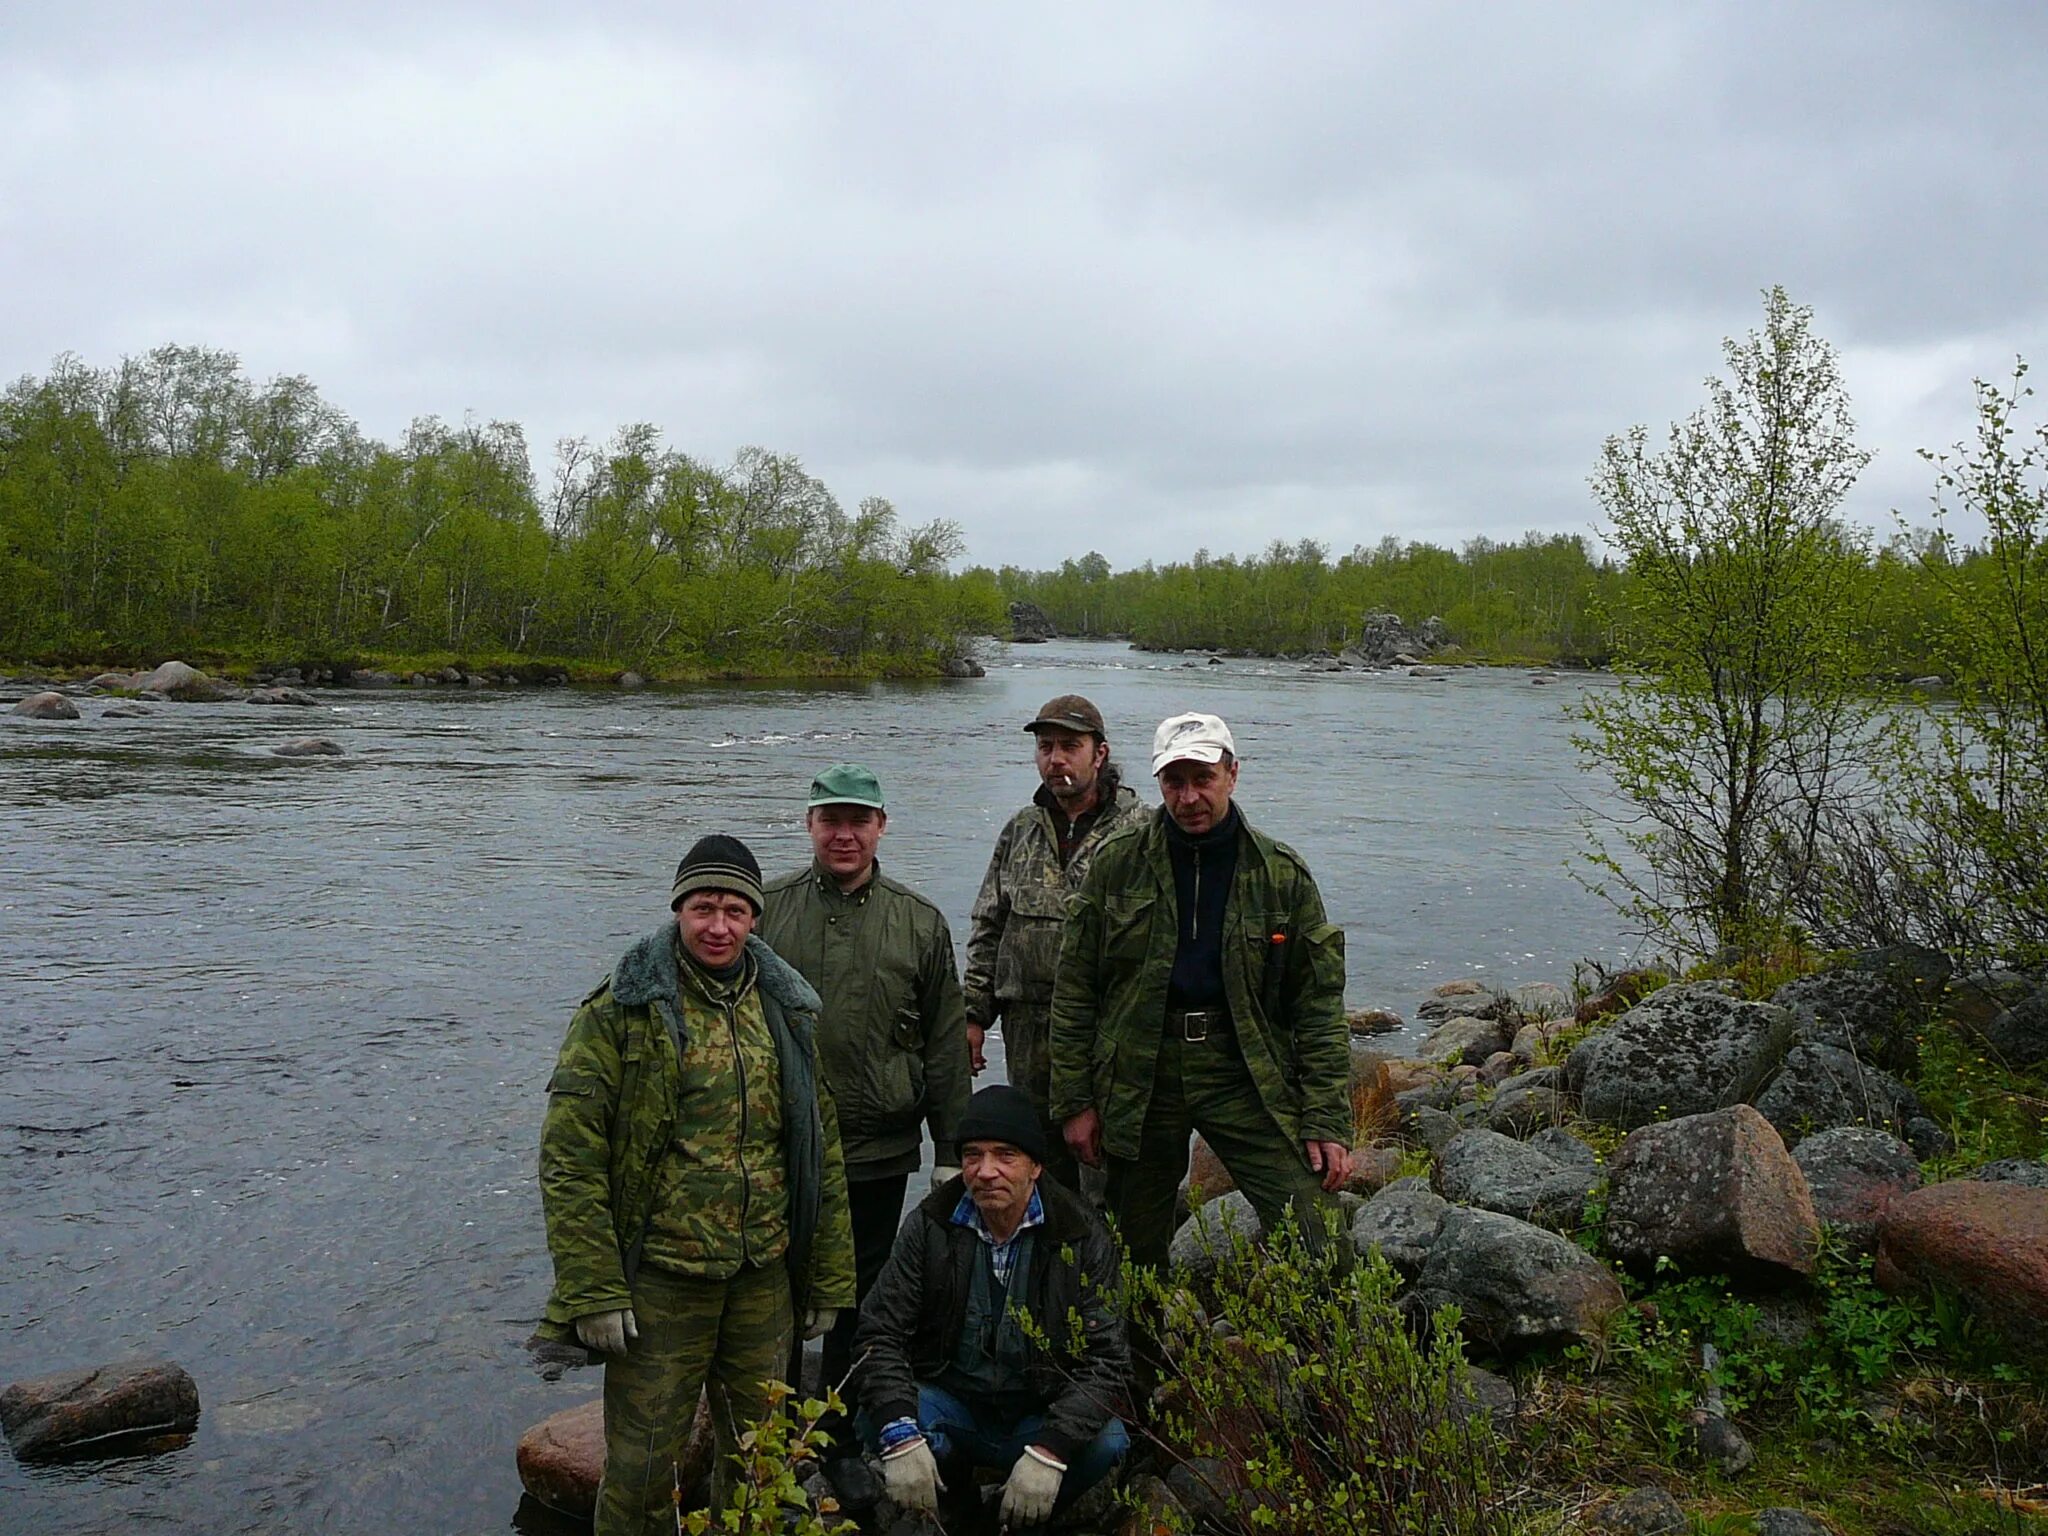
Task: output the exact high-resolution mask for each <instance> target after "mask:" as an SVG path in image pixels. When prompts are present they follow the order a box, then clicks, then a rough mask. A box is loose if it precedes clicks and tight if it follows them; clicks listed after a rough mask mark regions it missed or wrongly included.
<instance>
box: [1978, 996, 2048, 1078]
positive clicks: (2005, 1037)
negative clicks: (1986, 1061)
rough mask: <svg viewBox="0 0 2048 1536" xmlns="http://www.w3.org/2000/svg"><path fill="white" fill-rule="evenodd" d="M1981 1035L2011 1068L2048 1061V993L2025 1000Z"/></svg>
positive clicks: (1987, 1025)
mask: <svg viewBox="0 0 2048 1536" xmlns="http://www.w3.org/2000/svg"><path fill="white" fill-rule="evenodd" d="M1978 1033H1979V1035H1980V1036H1981V1038H1982V1039H1983V1041H1984V1044H1985V1045H1986V1046H1988V1047H1989V1048H1990V1049H1991V1050H1992V1051H1994V1052H1996V1053H1997V1055H1998V1057H1999V1059H2000V1060H2002V1061H2004V1062H2005V1064H2006V1065H2007V1066H2012V1067H2031V1066H2035V1065H2037V1064H2039V1063H2040V1062H2043V1061H2048V990H2042V991H2037V992H2033V993H2031V994H2029V995H2028V996H2026V997H2023V998H2021V999H2020V1000H2019V1001H2018V1002H2016V1003H2014V1004H2013V1005H2012V1006H2011V1007H2010V1008H2008V1009H2006V1010H2005V1011H2004V1012H2003V1013H2001V1014H1999V1015H1997V1016H1996V1017H1995V1018H1993V1019H1992V1020H1991V1022H1990V1023H1989V1024H1986V1025H1985V1026H1984V1027H1983V1029H1981V1030H1980V1031H1978Z"/></svg>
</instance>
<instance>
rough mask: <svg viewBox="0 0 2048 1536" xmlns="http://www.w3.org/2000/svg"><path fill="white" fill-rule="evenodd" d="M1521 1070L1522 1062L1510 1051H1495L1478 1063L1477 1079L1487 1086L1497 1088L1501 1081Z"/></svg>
mask: <svg viewBox="0 0 2048 1536" xmlns="http://www.w3.org/2000/svg"><path fill="white" fill-rule="evenodd" d="M1521 1070H1522V1064H1521V1063H1520V1062H1519V1061H1517V1060H1515V1056H1514V1052H1512V1051H1495V1052H1494V1053H1493V1054H1492V1055H1491V1056H1489V1057H1487V1058H1486V1060H1485V1061H1483V1062H1481V1063H1480V1064H1479V1081H1480V1083H1481V1084H1482V1085H1483V1086H1485V1087H1488V1088H1498V1087H1499V1086H1500V1085H1501V1084H1502V1083H1504V1082H1506V1081H1507V1080H1508V1079H1509V1078H1511V1077H1513V1076H1514V1075H1515V1074H1516V1073H1517V1072H1519V1071H1521Z"/></svg>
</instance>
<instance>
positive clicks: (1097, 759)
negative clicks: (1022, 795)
mask: <svg viewBox="0 0 2048 1536" xmlns="http://www.w3.org/2000/svg"><path fill="white" fill-rule="evenodd" d="M1032 734H1033V735H1035V736H1036V737H1037V738H1038V777H1039V778H1040V779H1041V780H1042V781H1044V784H1045V787H1046V788H1047V789H1049V790H1051V791H1052V795H1053V798H1054V799H1055V800H1058V801H1059V802H1060V803H1061V804H1063V805H1064V804H1071V803H1075V802H1078V801H1083V800H1086V799H1087V798H1088V797H1089V795H1091V794H1093V793H1094V791H1095V780H1096V777H1097V775H1099V774H1100V773H1101V772H1102V765H1103V764H1104V763H1106V762H1108V761H1109V743H1108V742H1106V741H1103V740H1101V739H1100V738H1098V737H1096V736H1093V735H1088V734H1083V733H1079V732H1075V731H1056V730H1053V729H1051V728H1050V727H1046V726H1040V727H1039V728H1038V730H1036V731H1034V732H1033V733H1032Z"/></svg>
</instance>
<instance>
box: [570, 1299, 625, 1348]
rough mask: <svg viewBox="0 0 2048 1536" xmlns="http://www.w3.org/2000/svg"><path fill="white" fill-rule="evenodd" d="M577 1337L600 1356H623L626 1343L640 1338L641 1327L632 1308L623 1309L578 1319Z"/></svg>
mask: <svg viewBox="0 0 2048 1536" xmlns="http://www.w3.org/2000/svg"><path fill="white" fill-rule="evenodd" d="M576 1337H577V1338H579V1339H581V1340H582V1341H583V1347H584V1348H585V1349H594V1350H596V1351H597V1352H598V1353H599V1354H600V1355H623V1354H624V1353H625V1352H626V1341H627V1340H628V1339H637V1338H639V1337H640V1325H639V1324H638V1323H636V1322H634V1321H633V1309H632V1308H631V1307H621V1308H619V1310H618V1311H616V1312H593V1313H591V1314H590V1315H589V1316H588V1317H579V1318H577V1319H576Z"/></svg>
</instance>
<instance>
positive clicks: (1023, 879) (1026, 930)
mask: <svg viewBox="0 0 2048 1536" xmlns="http://www.w3.org/2000/svg"><path fill="white" fill-rule="evenodd" d="M1050 798H1051V796H1050V795H1048V794H1046V793H1045V792H1044V791H1043V790H1041V791H1040V792H1039V795H1038V796H1037V797H1036V798H1034V799H1033V801H1032V803H1031V804H1029V805H1027V806H1025V807H1024V809H1023V810H1021V811H1019V812H1018V813H1017V814H1016V815H1014V816H1012V817H1011V818H1010V822H1009V825H1008V826H1006V827H1004V828H1003V833H1002V836H1001V837H998V838H997V839H996V851H995V853H994V854H992V855H991V856H990V858H989V861H988V873H987V874H985V875H983V876H982V877H981V894H980V895H978V896H976V897H975V898H974V913H973V916H972V917H971V918H970V919H969V927H968V931H967V979H966V985H965V991H966V995H967V1017H968V1018H970V1019H972V1020H973V1021H974V1022H975V1023H977V1024H980V1025H983V1026H987V1025H990V1024H993V1023H995V1021H996V1018H997V1016H998V1015H999V1014H1001V1012H1002V1011H1003V1004H1005V1003H1013V1002H1014V1003H1041V1004H1042V1003H1048V1002H1050V1001H1051V1000H1052V973H1053V968H1054V967H1055V966H1057V965H1058V964H1059V958H1060V923H1061V921H1062V920H1063V919H1064V918H1065V917H1066V915H1067V898H1068V897H1069V896H1071V895H1072V894H1073V893H1074V892H1075V891H1077V890H1079V889H1080V887H1081V880H1082V878H1083V877H1084V876H1085V875H1086V874H1087V873H1088V866H1089V864H1090V863H1092V862H1093V861H1094V858H1095V850H1096V849H1097V848H1099V847H1101V846H1102V843H1103V840H1104V839H1105V838H1107V837H1108V836H1109V835H1110V833H1112V832H1114V831H1116V830H1117V829H1118V828H1119V827H1123V826H1126V825H1128V824H1129V823H1131V822H1133V821H1136V820H1137V819H1138V818H1139V817H1141V816H1143V815H1144V814H1145V812H1144V808H1143V807H1142V806H1140V805H1139V804H1138V797H1137V795H1135V794H1134V793H1132V792H1131V791H1130V790H1129V789H1126V788H1125V787H1124V786H1123V785H1121V784H1119V785H1117V786H1116V789H1115V792H1114V793H1113V794H1112V795H1111V796H1110V799H1109V803H1108V804H1107V805H1105V806H1103V807H1102V810H1101V814H1100V815H1099V816H1097V817H1096V820H1095V825H1094V826H1092V827H1090V828H1089V829H1088V835H1087V836H1086V837H1084V838H1082V839H1081V845H1080V847H1078V848H1076V849H1075V850H1074V856H1073V858H1071V859H1069V860H1068V861H1067V863H1065V864H1064V865H1062V864H1061V863H1060V834H1059V830H1058V827H1057V826H1056V825H1055V823H1054V821H1053V816H1054V815H1055V814H1056V812H1055V810H1054V809H1053V807H1051V806H1049V805H1047V804H1046V801H1047V800H1049V799H1050Z"/></svg>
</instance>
